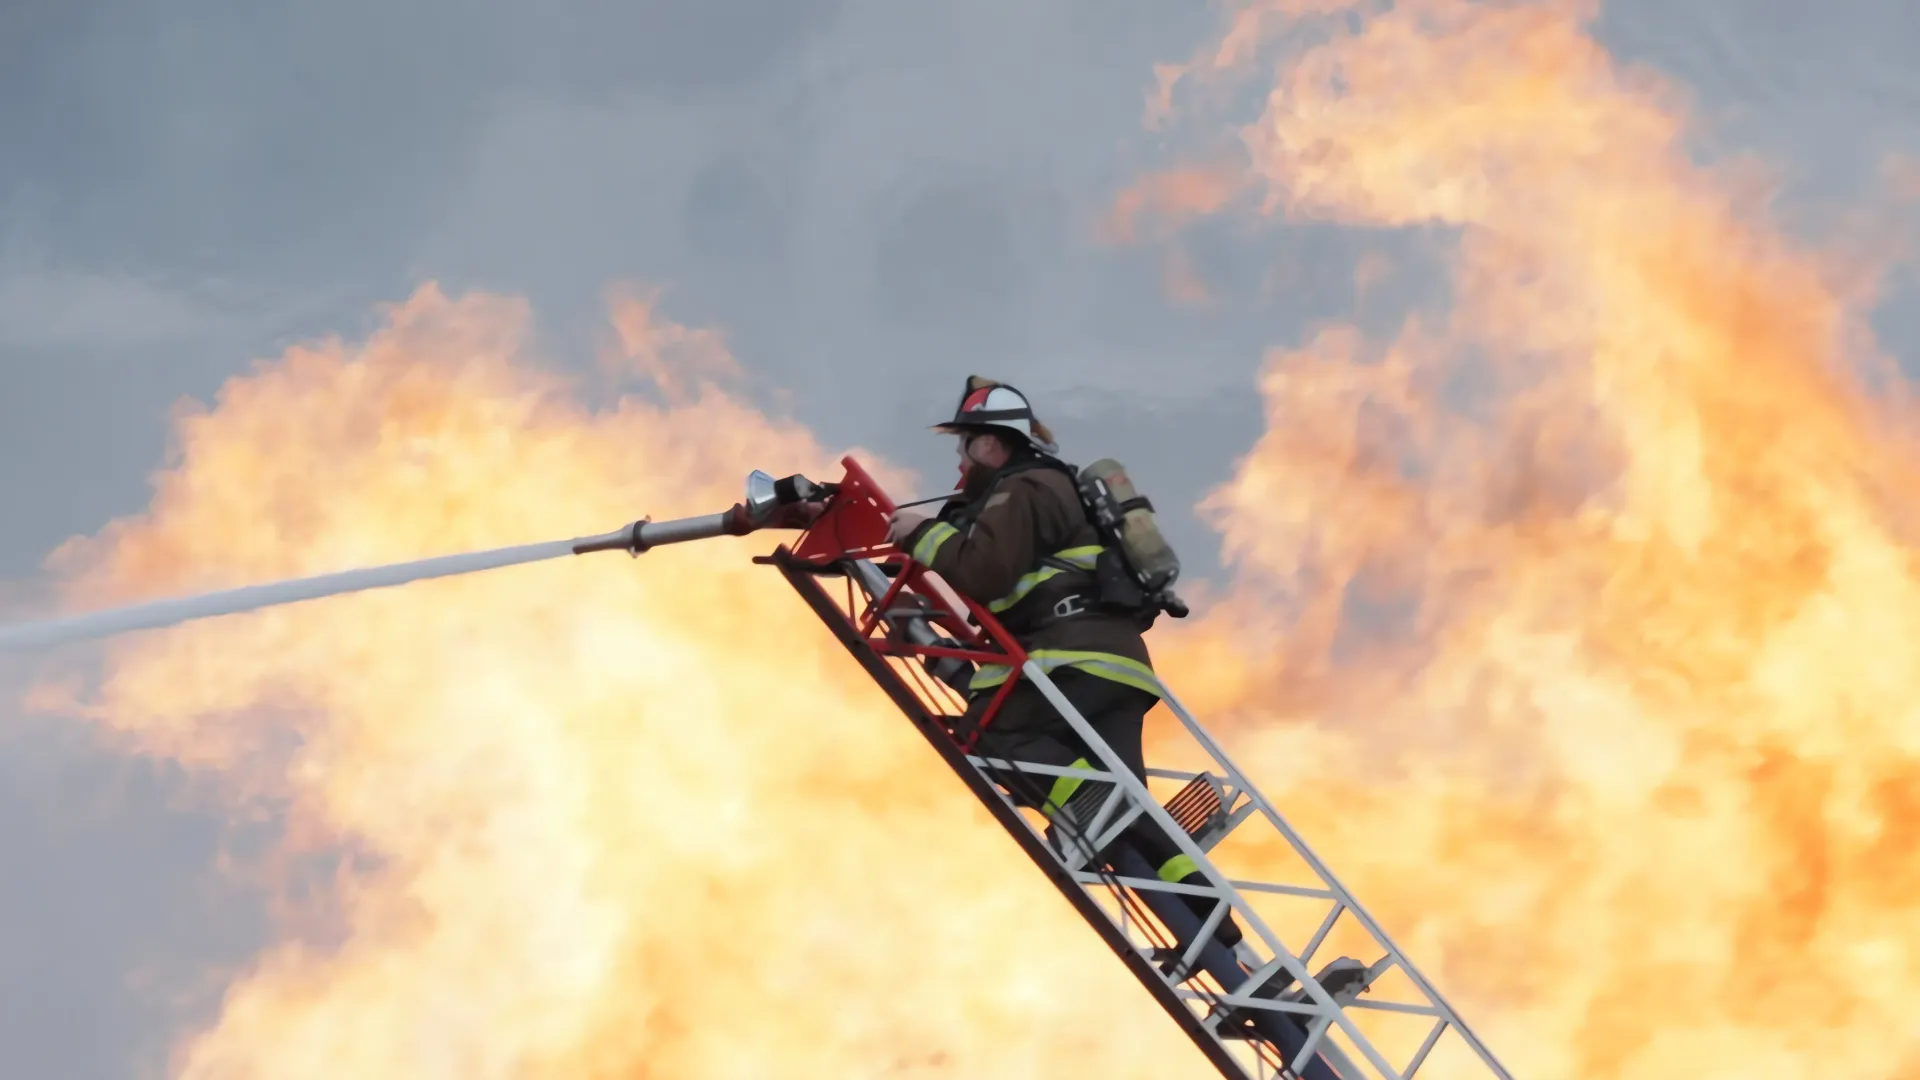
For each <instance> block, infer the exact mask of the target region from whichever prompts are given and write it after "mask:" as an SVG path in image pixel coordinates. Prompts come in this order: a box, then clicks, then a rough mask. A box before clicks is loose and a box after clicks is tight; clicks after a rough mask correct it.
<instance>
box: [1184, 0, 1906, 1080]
mask: <svg viewBox="0 0 1920 1080" xmlns="http://www.w3.org/2000/svg"><path fill="white" fill-rule="evenodd" d="M1285 6H1288V5H1268V8H1267V11H1265V12H1264V14H1265V16H1266V18H1265V19H1264V21H1261V20H1257V19H1255V18H1253V15H1252V14H1249V15H1248V17H1247V18H1245V19H1243V20H1242V21H1241V23H1240V24H1239V26H1240V31H1241V37H1240V38H1239V39H1238V40H1237V43H1236V44H1235V46H1234V58H1233V63H1232V64H1231V65H1229V64H1225V63H1219V62H1216V61H1215V59H1214V58H1213V57H1209V56H1203V57H1202V58H1201V59H1200V60H1199V61H1196V62H1195V63H1194V64H1193V65H1190V66H1189V68H1188V71H1190V72H1192V73H1194V74H1195V76H1196V77H1200V78H1201V79H1202V82H1201V84H1200V85H1201V88H1203V89H1206V90H1208V91H1215V93H1210V94H1209V99H1218V98H1219V97H1220V96H1221V95H1220V94H1218V93H1217V91H1218V90H1219V89H1220V88H1221V86H1222V85H1223V83H1230V82H1231V80H1232V78H1233V77H1235V76H1236V75H1237V74H1239V73H1241V72H1243V71H1244V70H1246V68H1247V67H1248V66H1249V65H1250V62H1251V60H1252V58H1253V54H1254V53H1255V52H1256V51H1257V46H1258V45H1259V44H1268V45H1271V44H1273V43H1274V42H1275V41H1278V42H1280V44H1281V47H1287V44H1288V42H1290V41H1294V40H1297V39H1290V38H1287V37H1286V36H1284V35H1283V34H1282V35H1279V36H1275V33H1274V32H1277V31H1286V30H1289V29H1291V28H1294V27H1297V26H1298V25H1299V24H1297V23H1292V22H1289V21H1288V20H1287V19H1286V18H1284V17H1283V16H1284V14H1285V13H1283V12H1279V11H1278V9H1279V8H1281V7H1285ZM1291 6H1293V7H1295V8H1298V7H1300V5H1291ZM1311 6H1313V7H1316V8H1320V9H1335V8H1340V7H1345V6H1348V5H1340V4H1333V3H1318V4H1314V5H1311ZM1352 6H1353V7H1356V8H1359V7H1361V5H1352ZM1592 6H1593V5H1590V4H1573V3H1548V4H1533V5H1516V4H1485V3H1466V2H1463V0H1415V2H1402V3H1399V4H1397V5H1395V9H1394V11H1393V12H1391V13H1388V14H1373V15H1368V16H1366V17H1361V16H1360V15H1359V14H1358V13H1357V12H1356V13H1352V14H1353V18H1352V19H1351V20H1350V21H1349V20H1346V19H1343V20H1340V21H1335V22H1330V23H1319V24H1315V29H1316V31H1317V32H1318V33H1320V34H1321V35H1323V36H1322V37H1321V38H1320V39H1319V41H1318V42H1317V43H1315V44H1312V45H1311V46H1310V47H1306V48H1304V49H1303V50H1301V51H1300V52H1299V53H1298V54H1297V55H1295V56H1293V57H1292V58H1291V59H1290V60H1289V61H1288V62H1287V63H1286V64H1285V65H1283V68H1282V73H1281V75H1280V77H1279V79H1278V82H1277V84H1276V85H1274V86H1273V88H1272V90H1271V93H1270V94H1269V95H1268V97H1267V100H1266V107H1265V111H1264V113H1263V114H1262V115H1261V116H1260V118H1259V120H1258V121H1257V122H1256V123H1254V124H1252V125H1250V126H1249V127H1247V128H1246V129H1245V130H1244V132H1243V136H1244V144H1243V145H1244V148H1245V151H1246V159H1247V160H1248V161H1249V163H1250V166H1251V168H1250V170H1249V172H1250V183H1249V185H1248V188H1247V190H1246V193H1247V194H1248V195H1249V196H1250V197H1257V198H1255V201H1257V202H1258V203H1259V204H1260V205H1262V206H1263V207H1264V209H1265V210H1267V211H1268V212H1270V213H1274V214H1284V215H1287V216H1289V217H1293V218H1315V219H1320V220H1332V221H1338V222H1344V223H1347V224H1351V225H1356V226H1361V227H1371V228H1385V227H1422V228H1430V229H1433V230H1434V232H1435V233H1436V234H1438V233H1441V232H1444V234H1445V236H1446V238H1447V246H1446V247H1444V248H1439V245H1438V244H1436V245H1435V246H1436V247H1437V248H1439V250H1440V251H1441V252H1442V254H1443V255H1444V257H1445V258H1446V259H1447V260H1448V261H1449V263H1450V266H1451V275H1450V279H1449V286H1450V289H1451V295H1450V297H1449V300H1448V303H1447V304H1446V306H1445V307H1444V308H1440V309H1436V310H1433V311H1429V312H1424V313H1422V314H1421V315H1420V316H1418V317H1416V318H1412V319H1410V320H1409V321H1408V322H1407V323H1406V324H1405V326H1404V327H1403V328H1402V330H1401V332H1400V333H1399V334H1398V335H1397V336H1396V337H1395V338H1394V339H1393V340H1390V341H1384V342H1375V341H1369V340H1366V339H1365V338H1364V337H1363V336H1362V335H1361V334H1359V333H1358V332H1357V331H1355V330H1353V329H1351V328H1346V327H1330V328H1327V329H1325V330H1324V331H1322V332H1320V333H1319V334H1318V335H1317V336H1315V337H1314V338H1313V339H1312V340H1311V341H1309V342H1307V343H1306V344H1305V345H1304V346H1302V347H1300V348H1298V349H1294V350H1288V351H1281V352H1277V353H1276V354H1274V355H1273V356H1272V357H1271V358H1270V359H1269V361H1268V363H1267V365H1266V368H1265V371H1264V374H1263V376H1262V390H1263V392H1264V394H1265V398H1266V402H1267V414H1268V430H1267V433H1266V434H1265V436H1264V437H1263V438H1262V439H1261V440H1260V442H1259V444H1258V445H1257V446H1256V447H1255V448H1254V449H1253V451H1252V452H1251V453H1250V454H1249V455H1248V456H1247V457H1246V459H1245V460H1244V461H1243V463H1242V465H1241V467H1240V468H1239V470H1238V473H1237V475H1236V476H1235V477H1234V478H1233V480H1232V481H1231V482H1230V483H1229V484H1227V485H1225V486H1224V487H1223V488H1222V489H1221V490H1219V491H1217V492H1215V493H1213V494H1212V496H1211V497H1210V499H1209V502H1208V505H1209V508H1210V510H1211V512H1212V513H1213V514H1214V515H1215V517H1216V520H1217V521H1218V523H1219V525H1220V527H1221V529H1222V530H1223V532H1224V536H1225V540H1226V545H1227V551H1228V552H1229V554H1230V556H1231V558H1232V559H1233V561H1234V562H1235V564H1236V566H1237V569H1238V576H1237V584H1238V590H1239V591H1238V593H1237V596H1236V601H1235V603H1234V604H1232V605H1229V607H1230V608H1237V609H1238V610H1239V612H1240V616H1241V618H1242V620H1243V622H1242V625H1243V626H1244V627H1245V629H1241V630H1237V631H1236V632H1234V633H1231V634H1229V633H1227V632H1226V631H1227V627H1228V626H1229V625H1231V624H1230V623H1229V622H1225V621H1223V620H1226V619H1227V618H1228V617H1229V616H1230V615H1231V614H1232V612H1231V611H1230V610H1216V611H1215V612H1213V616H1214V620H1215V626H1213V627H1212V628H1210V630H1208V631H1206V632H1203V633H1202V634H1200V635H1198V636H1199V637H1200V638H1202V639H1204V640H1206V641H1207V642H1209V643H1210V644H1214V645H1223V644H1224V645H1227V646H1229V647H1230V648H1231V647H1233V646H1237V648H1231V651H1229V652H1226V653H1221V652H1218V651H1216V652H1214V653H1213V654H1212V655H1210V656H1208V657H1206V658H1205V660H1204V662H1205V663H1206V664H1208V665H1210V668H1209V669H1208V670H1210V671H1212V672H1215V673H1218V674H1219V675H1220V677H1221V681H1220V682H1219V683H1218V684H1217V685H1216V687H1215V688H1214V690H1213V691H1212V692H1210V693H1209V698H1210V699H1211V700H1210V701H1209V704H1211V705H1213V706H1214V707H1215V708H1216V710H1225V711H1222V712H1216V716H1219V717H1220V718H1222V719H1223V720H1230V722H1231V723H1232V725H1233V727H1234V729H1235V731H1236V737H1237V738H1238V739H1240V740H1241V741H1243V742H1244V743H1245V744H1247V745H1248V746H1249V747H1261V746H1266V745H1271V744H1274V740H1276V739H1277V738H1278V737H1279V735H1278V733H1281V732H1285V733H1286V738H1287V740H1288V742H1287V753H1288V754H1290V755H1296V756H1295V757H1293V759H1292V760H1291V761H1289V760H1283V759H1281V758H1279V757H1277V756H1274V757H1270V758H1269V759H1267V760H1265V761H1264V762H1263V768H1262V772H1263V773H1265V774H1266V775H1268V776H1270V777H1272V779H1273V782H1274V784H1275V790H1273V791H1270V792H1269V794H1271V795H1273V796H1274V797H1275V798H1276V799H1277V800H1278V801H1279V802H1280V804H1281V805H1282V806H1283V807H1286V808H1288V809H1289V810H1290V811H1291V812H1292V813H1293V814H1294V815H1296V816H1297V817H1298V818H1299V819H1300V821H1301V823H1302V825H1303V827H1304V828H1305V830H1306V832H1307V835H1308V836H1310V837H1312V838H1314V839H1315V840H1316V841H1317V842H1318V843H1319V844H1320V845H1321V846H1322V847H1323V848H1324V850H1326V851H1327V853H1328V854H1329V855H1330V857H1331V858H1332V860H1333V862H1334V865H1335V866H1336V868H1337V869H1339V870H1340V871H1341V872H1343V875H1344V876H1345V878H1346V879H1347V881H1348V883H1349V884H1350V885H1351V886H1353V887H1354V888H1355V889H1356V891H1357V892H1358V894H1359V895H1360V896H1361V897H1362V898H1363V899H1364V900H1365V901H1366V902H1367V903H1368V904H1369V905H1371V906H1372V907H1373V908H1374V909H1375V912H1376V914H1377V915H1379V916H1381V917H1382V919H1383V920H1384V921H1385V923H1386V924H1387V925H1388V926H1389V927H1393V928H1397V930H1398V934H1399V935H1400V936H1401V937H1402V938H1403V944H1404V945H1406V946H1407V947H1408V948H1409V949H1410V950H1411V951H1412V953H1413V954H1414V956H1415V959H1416V962H1420V963H1422V964H1424V965H1425V966H1426V967H1427V968H1428V970H1429V973H1430V974H1432V975H1434V976H1435V977H1436V978H1438V979H1439V980H1440V981H1441V984H1442V985H1443V987H1448V988H1451V992H1452V994H1453V995H1454V997H1455V998H1456V1004H1458V1005H1460V1006H1461V1007H1462V1009H1463V1011H1464V1012H1465V1014H1466V1015H1467V1017H1468V1018H1469V1021H1470V1022H1475V1023H1476V1025H1477V1027H1478V1028H1479V1029H1480V1031H1481V1033H1482V1034H1483V1035H1484V1036H1485V1037H1487V1038H1488V1039H1489V1040H1490V1041H1491V1042H1492V1043H1493V1044H1494V1045H1495V1047H1496V1048H1497V1049H1499V1050H1500V1051H1502V1052H1503V1054H1504V1056H1505V1058H1506V1059H1507V1063H1508V1065H1509V1066H1510V1067H1511V1068H1513V1069H1514V1070H1515V1072H1516V1074H1517V1075H1520V1076H1526V1077H1577V1078H1602V1077H1605V1078H1611V1077H1648V1078H1664V1077H1679V1076H1698V1077H1726V1078H1736V1077H1738V1078H1750V1077H1759V1076H1840V1075H1845V1076H1856V1077H1875V1078H1893V1077H1907V1076H1914V1075H1920V1037H1917V1036H1916V1031H1915V1029H1914V1027H1913V1023H1912V1020H1911V1017H1912V1016H1913V1015H1914V1013H1915V1010H1916V1008H1920V914H1917V913H1916V909H1915V908H1914V906H1913V896H1914V894H1915V887H1916V885H1917V884H1920V835H1916V832H1915V825H1916V824H1917V823H1920V796H1916V794H1915V792H1920V757H1917V755H1920V562H1916V554H1920V549H1917V548H1916V543H1915V539H1916V537H1915V532H1914V529H1913V520H1912V517H1911V514H1910V512H1909V511H1908V510H1907V505H1908V500H1909V499H1911V497H1912V494H1911V493H1912V492H1914V491H1915V490H1920V489H1917V488H1916V486H1915V484H1914V480H1915V477H1916V465H1917V464H1920V457H1916V455H1915V452H1914V446H1913V444H1912V442H1911V438H1910V436H1909V435H1907V434H1904V433H1906V432H1911V431H1913V430H1914V424H1915V421H1916V420H1920V411H1916V410H1914V409H1913V408H1912V407H1911V405H1910V404H1909V403H1908V401H1907V399H1906V396H1905V390H1904V388H1903V385H1902V384H1901V383H1899V382H1898V380H1897V379H1895V378H1893V377H1891V376H1889V375H1888V373H1887V371H1886V370H1885V368H1886V365H1885V363H1884V361H1883V359H1882V358H1880V357H1878V356H1877V355H1875V353H1874V350H1873V348H1872V345H1871V338H1870V336H1869V335H1868V334H1867V333H1866V331H1865V327H1864V314H1865V313H1864V312H1863V311H1862V310H1861V309H1860V308H1859V307H1858V306H1857V304H1856V301H1857V299H1858V290H1856V289H1855V288H1854V287H1853V286H1852V284H1850V281H1851V279H1850V278H1849V276H1848V274H1847V273H1846V272H1845V271H1847V270H1848V269H1849V268H1846V267H1842V266H1836V265H1835V264H1834V260H1832V259H1830V258H1828V257H1826V256H1824V255H1822V254H1820V253H1817V252H1810V251H1808V250H1805V249H1803V248H1802V247H1801V246H1799V245H1798V244H1797V243H1796V242H1794V241H1793V240H1791V239H1790V238H1788V237H1787V236H1786V235H1784V233H1783V232H1782V231H1781V230H1780V229H1778V228H1777V227H1775V226H1774V225H1772V224H1771V223H1770V221H1769V215H1768V212H1767V207H1766V205H1765V200H1764V198H1763V197H1762V195H1763V194H1764V192H1757V191H1756V187H1755V185H1754V184H1753V183H1752V182H1751V177H1750V175H1749V174H1747V173H1745V172H1743V171H1738V170H1717V169H1713V168H1709V167H1705V166H1702V165H1700V164H1698V163H1696V162H1694V161H1693V160H1691V159H1690V157H1689V155H1688V151H1687V147H1686V145H1685V143H1684V140H1685V138H1686V136H1687V130H1686V125H1685V123H1684V120H1685V117H1684V112H1683V110H1681V109H1680V108H1679V107H1678V106H1677V105H1676V104H1675V102H1676V100H1677V97H1678V95H1677V94H1675V93H1674V92H1673V90H1672V89H1671V88H1670V87H1667V86H1665V85H1664V84H1663V83H1661V82H1660V81H1659V80H1658V79H1656V78H1655V77H1653V76H1651V75H1649V74H1647V73H1645V72H1641V71H1633V70H1628V69H1625V68H1623V67H1621V66H1620V65H1618V64H1616V63H1615V62H1613V61H1612V60H1611V58H1610V57H1608V56H1607V54H1606V53H1605V52H1604V51H1603V50H1602V49H1601V48H1600V47H1599V46H1598V45H1597V44H1596V43H1595V42H1594V40H1593V39H1592V37H1591V36H1590V35H1589V34H1588V32H1587V30H1586V22H1587V19H1588V17H1589V16H1590V15H1591V14H1592V12H1591V8H1592ZM1366 7H1368V8H1372V7H1377V5H1366ZM1253 14H1261V13H1253ZM1254 25H1258V27H1259V29H1260V32H1261V33H1260V35H1252V34H1251V32H1249V31H1248V30H1247V29H1246V28H1247V27H1249V26H1254ZM1254 36H1258V38H1259V40H1258V41H1257V42H1256V41H1252V40H1250V37H1254ZM1223 51H1224V50H1223ZM1215 55H1218V54H1217V53H1216V54H1215ZM1168 92H1169V94H1171V95H1173V97H1174V98H1176V99H1177V97H1178V94H1179V93H1180V88H1179V86H1178V85H1177V84H1175V85H1173V87H1172V88H1171V90H1169V91H1168ZM1216 202H1220V203H1221V204H1222V205H1225V201H1224V200H1216ZM1187 209H1191V208H1190V207H1189V208H1187ZM1876 381H1877V382H1878V384H1879V385H1877V386H1876ZM1275 612H1278V613H1280V614H1274V613H1275ZM1182 660H1183V661H1191V662H1194V663H1198V662H1200V658H1198V657H1195V656H1193V655H1192V653H1191V652H1187V651H1183V653H1182ZM1191 681H1193V680H1192V676H1191V673H1190V674H1189V682H1191ZM1299 725H1307V731H1310V732H1311V734H1310V735H1309V734H1305V733H1303V732H1302V731H1301V730H1300V727H1299Z"/></svg>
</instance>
